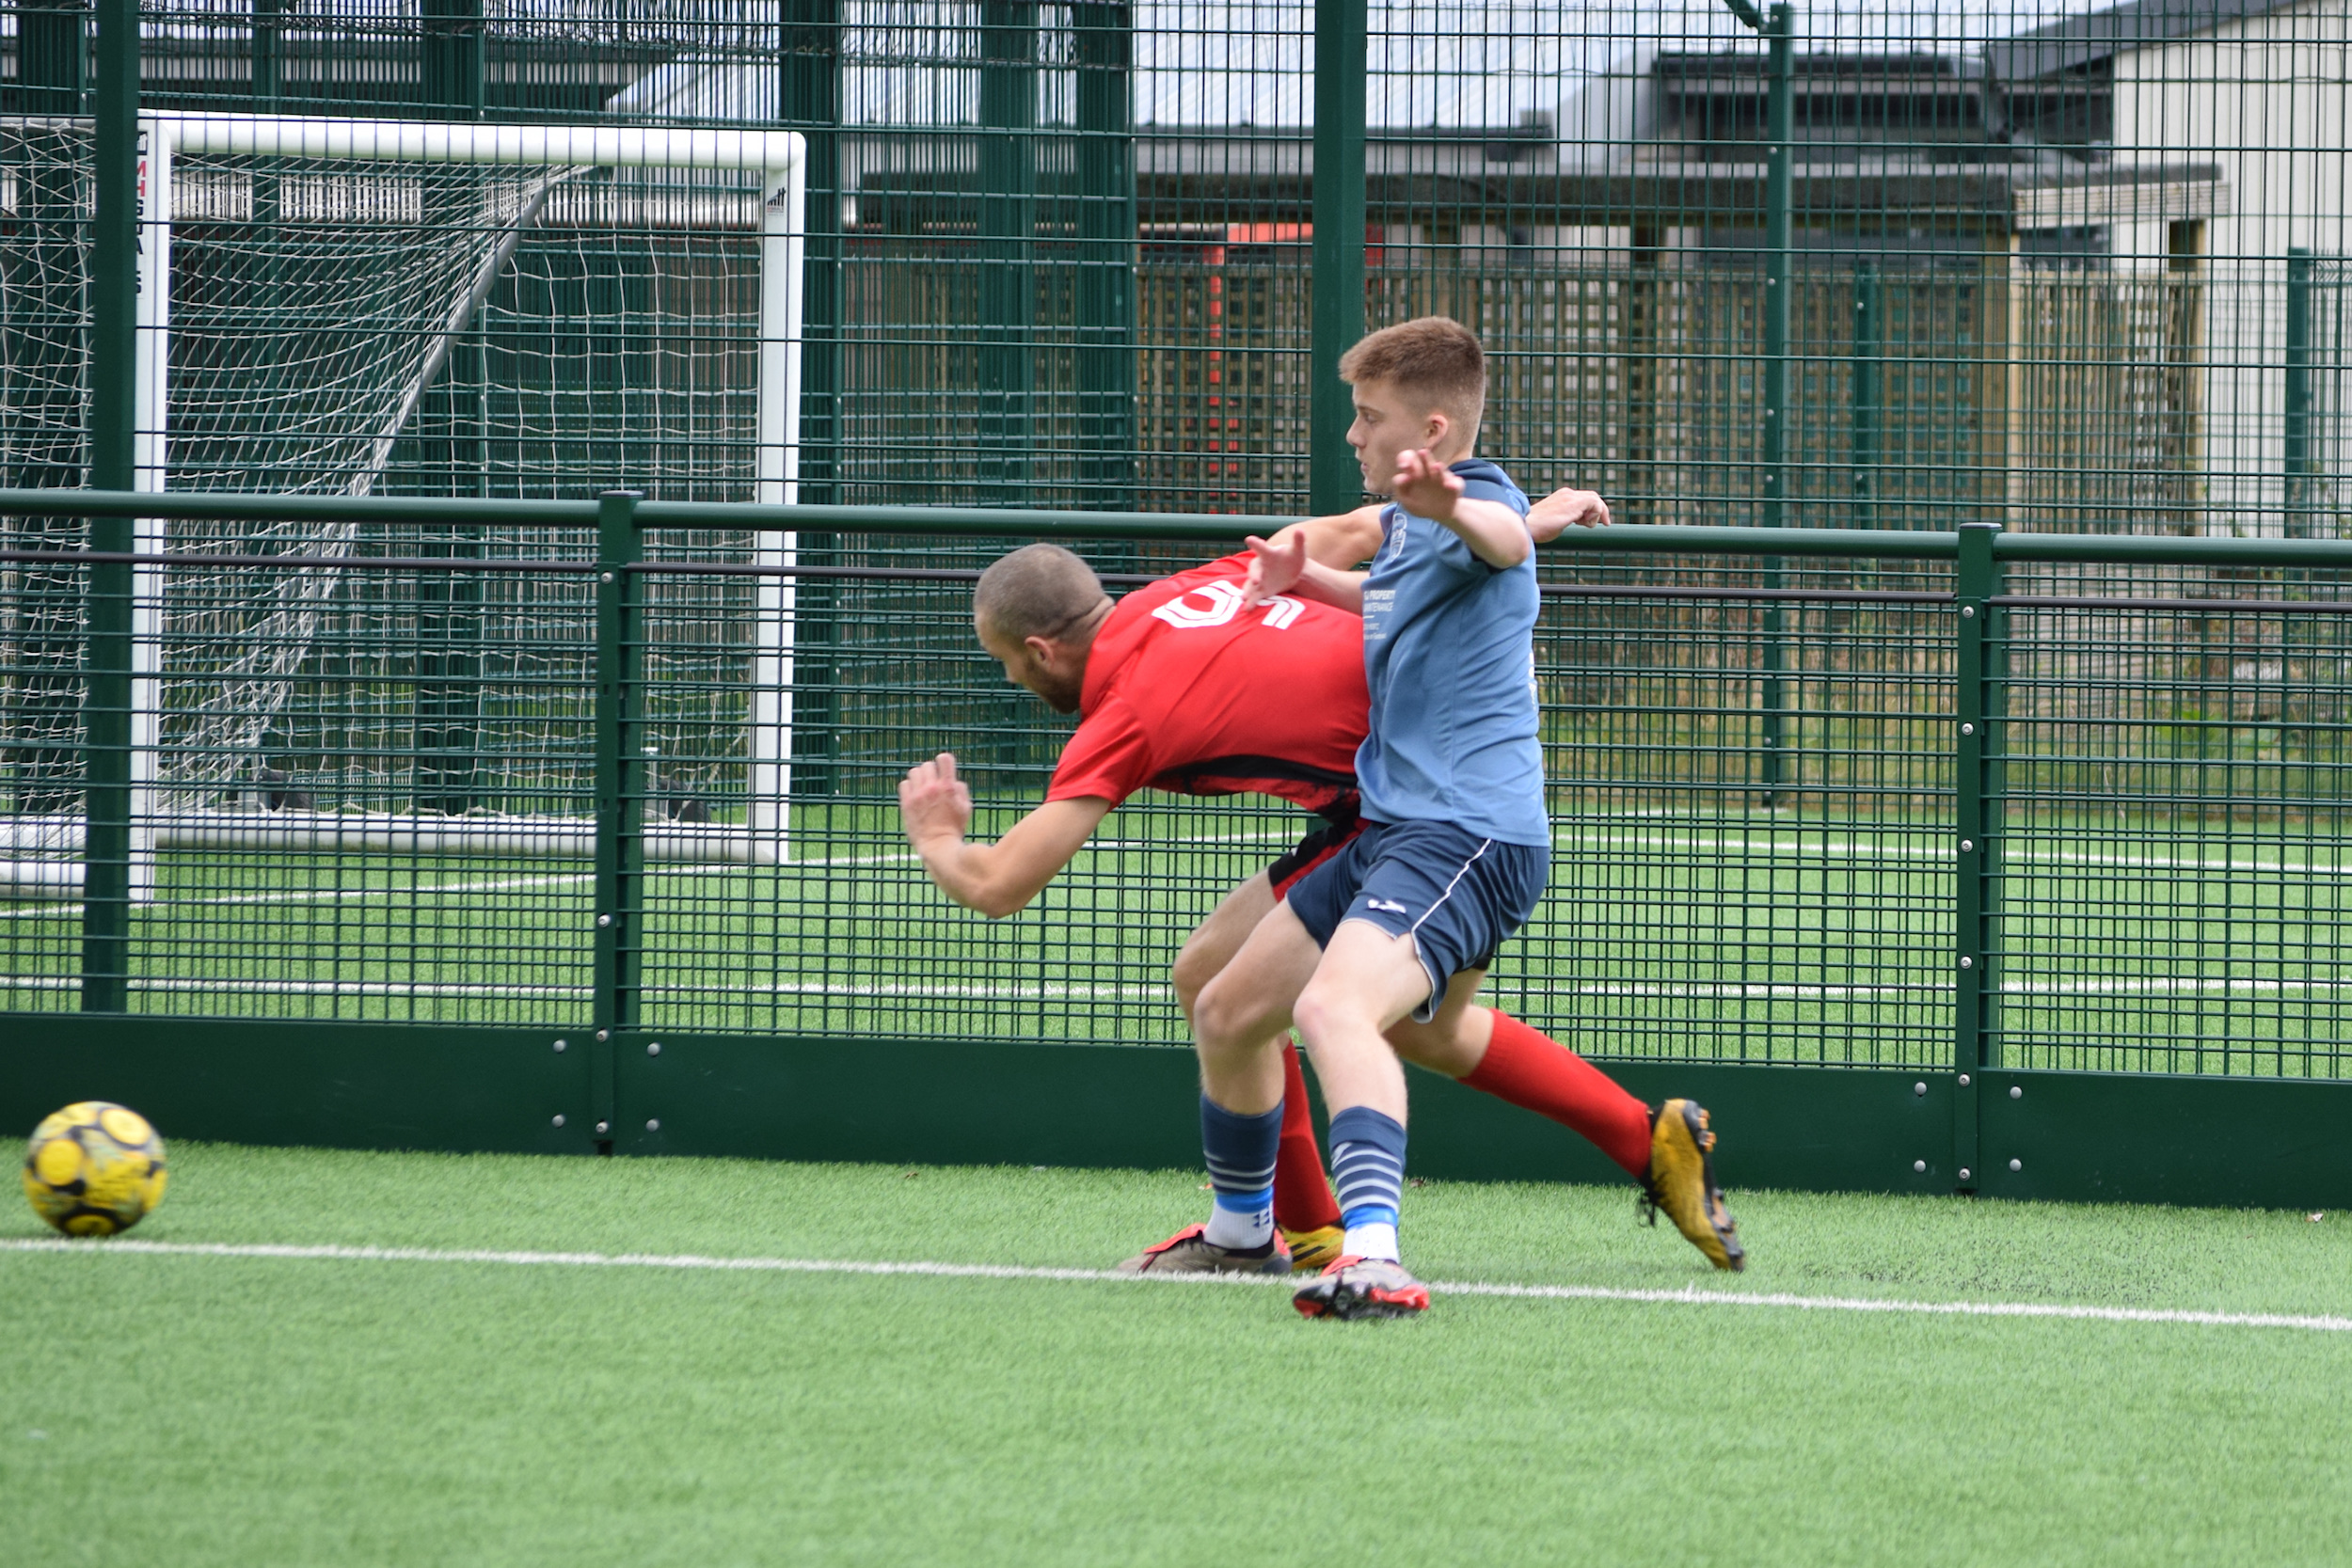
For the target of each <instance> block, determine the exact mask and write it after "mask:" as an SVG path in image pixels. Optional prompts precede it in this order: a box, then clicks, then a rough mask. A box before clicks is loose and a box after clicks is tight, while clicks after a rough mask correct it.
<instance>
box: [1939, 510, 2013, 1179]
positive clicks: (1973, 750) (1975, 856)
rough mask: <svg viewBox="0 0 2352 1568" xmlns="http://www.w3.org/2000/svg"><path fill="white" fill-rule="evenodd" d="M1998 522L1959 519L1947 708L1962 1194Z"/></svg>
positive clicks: (1984, 1009)
mask: <svg viewBox="0 0 2352 1568" xmlns="http://www.w3.org/2000/svg"><path fill="white" fill-rule="evenodd" d="M2000 532H2001V528H2000V525H1999V524H1998V523H1963V524H1962V525H1961V528H1960V560H1959V562H1958V563H1957V566H1956V568H1955V572H1954V578H1953V594H1954V597H1955V599H1956V600H1957V601H1958V602H1957V605H1956V607H1955V608H1956V612H1957V613H1958V615H1959V617H1960V625H1959V631H1958V639H1959V641H1958V645H1957V648H1956V657H1955V658H1954V660H1953V663H1954V671H1953V674H1954V678H1955V680H1956V681H1957V683H1958V689H1957V692H1956V694H1955V699H1954V703H1953V706H1954V709H1955V714H1954V724H1955V726H1956V733H1955V735H1954V737H1953V752H1954V756H1953V762H1954V767H1953V784H1954V787H1955V790H1956V795H1957V799H1956V801H1955V810H1954V813H1953V816H1954V825H1953V831H1954V832H1955V834H1956V835H1957V837H1956V841H1955V843H1954V846H1953V848H1954V851H1955V853H1956V856H1957V866H1958V870H1957V872H1956V874H1955V884H1956V885H1955V888H1954V905H1955V911H1956V918H1955V923H1954V930H1953V947H1954V952H1953V954H1952V956H1951V962H1952V965H1953V982H1954V985H1953V995H1954V1002H1953V1008H1952V1070H1953V1073H1954V1074H1955V1080H1956V1084H1957V1085H1958V1092H1957V1093H1955V1094H1954V1096H1953V1098H1952V1166H1953V1170H1954V1172H1955V1173H1956V1175H1957V1178H1958V1181H1959V1185H1960V1187H1961V1189H1962V1190H1963V1191H1970V1190H1973V1189H1974V1188H1975V1187H1976V1186H1977V1184H1978V1181H1979V1178H1980V1177H1981V1174H1982V1173H1981V1172H1980V1171H1979V1169H1978V1164H1977V1156H1978V1146H1977V1094H1978V1090H1979V1088H1980V1087H1981V1085H1980V1083H1979V1080H1980V1079H1981V1077H1982V1072H1983V1069H1986V1068H1989V1067H1998V1066H2000V1065H2001V1051H2000V964H1999V958H2000V911H2001V826H2002V824H2001V799H2002V778H2001V765H2000V760H1999V758H2000V749H2001V746H2000V718H2001V712H2002V707H2003V703H2002V695H2001V693H2002V677H2003V675H2004V673H2005V671H2004V669H2003V663H2002V659H2003V652H2002V633H2003V631H2004V629H2005V628H2004V625H2003V623H2004V622H2005V621H2006V619H2007V612H2006V611H2004V610H2000V609H1999V608H1998V607H1996V606H1994V604H1993V602H1992V601H1993V600H1994V597H1996V596H1997V595H1998V594H2000V592H2001V576H2002V573H2001V562H1999V561H1997V560H1996V559H1994V554H1993V542H1994V540H1995V539H1996V538H1998V537H1999V536H2000Z"/></svg>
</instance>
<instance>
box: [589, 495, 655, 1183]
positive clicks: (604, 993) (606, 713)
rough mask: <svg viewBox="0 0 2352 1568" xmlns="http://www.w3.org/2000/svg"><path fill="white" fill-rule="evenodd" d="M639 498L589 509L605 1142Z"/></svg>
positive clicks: (640, 830) (627, 896)
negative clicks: (592, 528)
mask: <svg viewBox="0 0 2352 1568" xmlns="http://www.w3.org/2000/svg"><path fill="white" fill-rule="evenodd" d="M643 499H644V496H643V495H641V494H639V493H638V492H637V491H634V490H607V491H606V492H605V493H604V494H603V495H602V496H601V497H599V498H598V499H597V503H596V916H595V919H596V975H595V987H596V1019H595V1022H596V1038H595V1047H594V1050H593V1052H592V1053H591V1055H590V1057H589V1064H588V1065H589V1093H590V1101H591V1109H592V1110H593V1111H594V1112H595V1115H596V1136H597V1137H598V1138H599V1139H609V1138H611V1137H612V1117H613V1104H614V1100H613V1077H614V1067H615V1062H616V1059H617V1058H616V1057H615V1054H614V1049H615V1048H614V1042H613V1037H614V1036H615V1035H617V1034H618V1033H619V1032H620V1031H622V1030H624V1029H631V1028H634V1027H636V1024H637V1000H638V966H639V960H640V958H641V957H642V955H643V953H644V933H643V929H642V926H643V919H644V868H645V838H644V803H645V789H644V758H643V757H642V756H641V755H640V754H639V747H638V742H637V736H636V733H635V731H636V728H637V712H638V708H639V705H641V704H642V702H643V701H644V697H643V690H642V682H643V675H644V647H645V644H644V576H643V575H642V574H641V573H637V572H633V571H630V570H629V568H630V567H631V566H632V565H634V564H635V563H636V562H637V561H638V559H639V557H640V556H641V555H642V554H643V553H644V536H643V535H642V534H641V533H640V532H639V531H638V528H637V503H638V502H639V501H641V500H643Z"/></svg>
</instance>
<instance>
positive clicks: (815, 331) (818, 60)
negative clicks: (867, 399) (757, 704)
mask: <svg viewBox="0 0 2352 1568" xmlns="http://www.w3.org/2000/svg"><path fill="white" fill-rule="evenodd" d="M782 63H783V70H784V80H783V93H782V103H783V106H784V115H783V119H784V123H785V124H786V125H787V126H790V127H791V128H792V129H794V130H796V131H798V132H800V133H801V135H802V136H803V137H804V138H805V139H806V141H807V143H808V165H807V178H806V185H805V191H804V196H803V207H802V224H803V239H802V242H801V464H800V499H802V500H803V502H805V503H807V504H809V505H812V506H828V505H831V504H833V503H834V502H835V501H837V500H838V499H840V496H839V494H838V485H839V483H840V480H841V453H840V445H839V443H840V440H841V345H840V342H839V337H840V324H841V297H842V290H841V266H842V248H843V247H842V239H841V0H784V50H783V62H782ZM808 548H809V541H808V538H807V536H806V535H803V537H802V540H801V549H802V552H803V557H802V558H803V561H806V560H807V559H808V557H807V553H806V552H807V550H808ZM811 586H812V585H811V584H809V583H803V584H802V585H801V592H802V593H803V594H806V593H807V592H808V591H809V588H810V587H811ZM802 629H803V636H805V634H806V632H807V629H808V628H807V627H805V626H803V628H802ZM796 782H797V781H796Z"/></svg>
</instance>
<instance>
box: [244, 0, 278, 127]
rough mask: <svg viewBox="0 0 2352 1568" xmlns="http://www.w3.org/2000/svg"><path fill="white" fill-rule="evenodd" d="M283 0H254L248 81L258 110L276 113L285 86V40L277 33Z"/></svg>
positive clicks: (256, 110) (254, 105)
mask: <svg viewBox="0 0 2352 1568" xmlns="http://www.w3.org/2000/svg"><path fill="white" fill-rule="evenodd" d="M282 5H283V0H253V65H252V75H251V77H250V79H249V81H248V83H247V87H248V90H249V91H250V92H251V94H252V98H253V108H254V111H255V112H256V113H258V114H276V113H277V112H278V94H279V93H280V92H282V91H283V90H284V87H285V54H284V40H282V39H281V38H280V37H279V36H278V15H279V12H280V8H281V7H282Z"/></svg>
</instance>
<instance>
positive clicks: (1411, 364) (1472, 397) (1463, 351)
mask: <svg viewBox="0 0 2352 1568" xmlns="http://www.w3.org/2000/svg"><path fill="white" fill-rule="evenodd" d="M1340 379H1341V380H1342V381H1344V382H1346V383H1348V384H1349V385H1350V386H1354V385H1356V384H1357V383H1359V382H1363V381H1385V382H1387V383H1388V384H1389V385H1390V386H1391V387H1394V388H1397V389H1398V390H1400V391H1403V392H1407V393H1410V394H1412V395H1414V396H1417V397H1425V398H1428V399H1429V400H1431V401H1432V402H1433V403H1435V404H1437V406H1438V407H1439V408H1441V409H1443V410H1444V411H1445V412H1446V413H1448V414H1451V415H1453V416H1454V420H1456V422H1458V423H1461V424H1464V425H1467V426H1470V428H1472V429H1475V428H1476V427H1477V424H1478V417H1479V415H1480V414H1482V413H1484V412H1485V410H1486V350H1484V349H1482V348H1480V347H1479V346H1478V334H1476V333H1475V332H1472V331H1471V330H1470V328H1469V327H1467V326H1464V325H1462V324H1461V323H1460V322H1457V321H1455V320H1454V318H1453V317H1451V316H1416V317H1414V318H1413V319H1412V320H1411V321H1408V322H1399V323H1398V324H1397V325H1394V326H1384V327H1382V328H1381V329H1380V330H1379V331H1377V332H1375V333H1374V334H1373V335H1372V336H1371V337H1369V338H1366V339H1364V340H1363V341H1361V342H1359V343H1358V344H1357V345H1356V346H1355V347H1354V348H1351V349H1349V350H1348V351H1347V352H1346V353H1345V354H1343V355H1342V356H1340Z"/></svg>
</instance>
